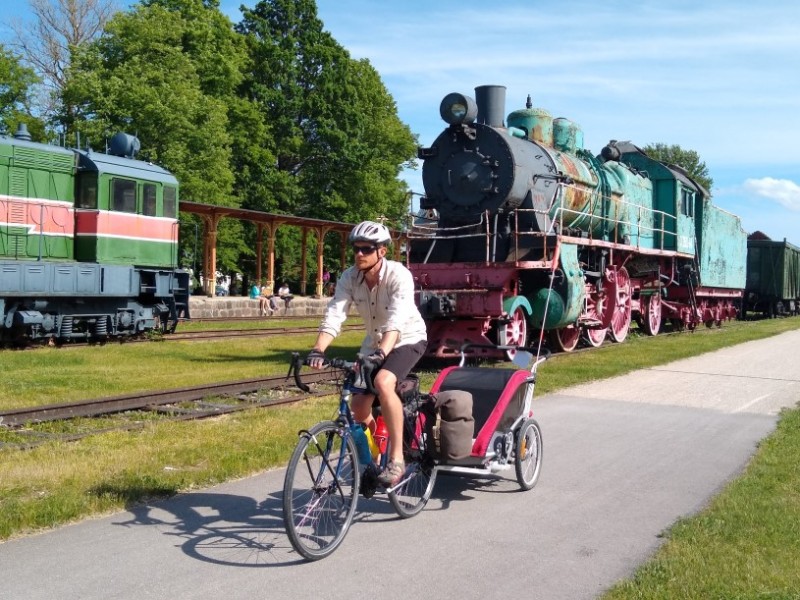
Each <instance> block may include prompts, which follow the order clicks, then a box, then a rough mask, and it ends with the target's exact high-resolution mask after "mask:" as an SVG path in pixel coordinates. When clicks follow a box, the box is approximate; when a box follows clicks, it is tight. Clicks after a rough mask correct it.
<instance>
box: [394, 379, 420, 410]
mask: <svg viewBox="0 0 800 600" xmlns="http://www.w3.org/2000/svg"><path fill="white" fill-rule="evenodd" d="M396 391H397V395H398V396H400V400H401V401H402V402H403V404H409V403H410V402H414V401H415V400H417V399H418V396H419V375H417V374H416V373H409V374H408V375H406V378H405V379H403V380H402V381H398V382H397V388H396Z"/></svg>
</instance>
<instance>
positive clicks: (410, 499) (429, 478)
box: [389, 413, 437, 519]
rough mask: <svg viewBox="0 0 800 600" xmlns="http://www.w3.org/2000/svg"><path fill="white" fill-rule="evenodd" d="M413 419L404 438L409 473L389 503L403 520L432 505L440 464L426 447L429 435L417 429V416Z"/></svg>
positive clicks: (408, 419)
mask: <svg viewBox="0 0 800 600" xmlns="http://www.w3.org/2000/svg"><path fill="white" fill-rule="evenodd" d="M409 417H410V418H409ZM409 417H407V419H406V421H405V435H404V436H403V437H404V438H405V439H404V441H403V446H404V448H403V460H404V461H405V463H406V472H405V474H404V475H403V479H401V480H400V483H398V484H397V485H396V486H395V487H394V488H392V490H391V491H390V492H389V502H391V503H392V506H393V507H394V509H395V511H397V514H398V515H400V517H402V518H403V519H408V518H411V517H413V516H414V515H416V514H418V513H419V512H420V511H421V510H422V509H423V508H424V507H425V505H426V504H427V503H428V500H429V499H430V497H431V493H432V492H433V486H434V484H435V483H436V473H437V471H436V463H435V461H434V460H433V457H432V456H431V455H430V453H429V452H428V451H427V448H426V446H425V442H426V436H425V434H424V433H422V431H421V430H420V429H418V428H417V422H418V419H417V414H416V413H414V414H412V415H409Z"/></svg>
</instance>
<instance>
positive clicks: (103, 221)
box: [0, 125, 190, 343]
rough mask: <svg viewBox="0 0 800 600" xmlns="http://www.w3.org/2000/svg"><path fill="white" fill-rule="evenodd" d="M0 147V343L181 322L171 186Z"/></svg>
mask: <svg viewBox="0 0 800 600" xmlns="http://www.w3.org/2000/svg"><path fill="white" fill-rule="evenodd" d="M138 150H139V141H138V139H136V138H135V137H132V136H129V135H126V134H124V133H118V134H116V135H115V136H114V137H113V138H112V139H111V141H110V148H109V150H108V153H100V152H94V151H92V150H90V149H86V150H77V149H67V148H62V147H59V146H53V145H47V144H39V143H35V142H32V141H31V139H30V135H28V133H27V130H26V128H25V126H24V125H21V126H20V127H19V129H18V131H17V132H16V134H15V135H14V136H0V342H4V343H10V342H11V343H19V342H25V341H30V340H40V341H42V340H44V341H52V342H63V341H70V340H98V341H102V340H106V339H109V338H115V337H124V336H132V335H136V334H141V333H143V332H146V331H151V330H154V329H160V330H162V331H171V330H174V328H175V325H176V324H177V321H178V318H179V316H186V317H188V316H189V313H188V306H189V303H188V300H189V292H190V290H189V287H190V276H189V273H188V272H186V271H183V270H181V269H178V268H177V264H178V220H177V212H178V188H179V186H178V181H177V180H176V179H175V177H174V176H173V175H172V174H171V173H169V172H168V171H166V170H165V169H162V168H161V167H158V166H156V165H153V164H151V163H148V162H144V161H141V160H137V159H136V158H135V154H136V152H138Z"/></svg>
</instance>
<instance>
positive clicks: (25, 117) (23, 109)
mask: <svg viewBox="0 0 800 600" xmlns="http://www.w3.org/2000/svg"><path fill="white" fill-rule="evenodd" d="M38 82H39V78H38V77H37V75H36V73H34V71H33V69H30V68H28V67H25V66H24V65H23V64H22V59H21V57H20V56H18V55H17V54H15V53H14V52H12V51H11V50H8V49H7V48H6V47H5V46H3V45H2V44H0V132H3V131H5V132H9V133H14V131H16V128H17V125H19V124H20V123H25V124H26V125H27V126H28V132H29V133H30V134H31V137H32V138H33V139H35V140H38V141H42V140H43V138H44V124H43V123H42V122H41V121H40V120H39V119H37V118H36V117H34V116H33V114H32V112H31V111H32V94H33V88H34V86H35V85H36V84H37V83H38Z"/></svg>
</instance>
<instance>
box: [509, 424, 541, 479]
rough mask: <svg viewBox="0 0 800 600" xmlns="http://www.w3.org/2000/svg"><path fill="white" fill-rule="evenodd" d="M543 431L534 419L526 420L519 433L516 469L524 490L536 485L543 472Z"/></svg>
mask: <svg viewBox="0 0 800 600" xmlns="http://www.w3.org/2000/svg"><path fill="white" fill-rule="evenodd" d="M542 449H543V446H542V430H541V429H540V428H539V424H538V423H537V422H536V421H534V420H533V419H528V420H526V421H525V422H524V423H523V424H522V426H521V427H520V428H519V430H518V431H517V439H516V444H515V448H514V468H515V469H516V472H517V482H518V483H519V485H520V487H521V488H522V489H523V490H529V489H531V488H532V487H533V486H535V485H536V481H537V480H538V479H539V473H540V472H541V470H542Z"/></svg>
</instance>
